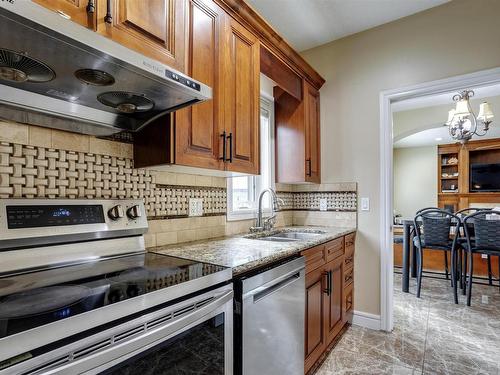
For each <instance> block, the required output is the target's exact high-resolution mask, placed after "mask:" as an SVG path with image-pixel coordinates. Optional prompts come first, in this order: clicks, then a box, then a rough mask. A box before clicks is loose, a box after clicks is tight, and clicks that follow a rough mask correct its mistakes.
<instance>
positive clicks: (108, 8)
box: [104, 0, 113, 23]
mask: <svg viewBox="0 0 500 375" xmlns="http://www.w3.org/2000/svg"><path fill="white" fill-rule="evenodd" d="M112 21H113V16H112V15H111V0H107V2H106V16H105V17H104V22H106V23H111V22H112Z"/></svg>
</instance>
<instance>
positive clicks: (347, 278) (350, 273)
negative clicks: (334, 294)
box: [344, 267, 354, 287]
mask: <svg viewBox="0 0 500 375" xmlns="http://www.w3.org/2000/svg"><path fill="white" fill-rule="evenodd" d="M353 281H354V267H351V269H349V270H347V271H345V272H344V287H347V286H349V285H351V284H352V282H353Z"/></svg>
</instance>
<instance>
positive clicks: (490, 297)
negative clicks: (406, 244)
mask: <svg viewBox="0 0 500 375" xmlns="http://www.w3.org/2000/svg"><path fill="white" fill-rule="evenodd" d="M394 283H395V285H394V289H395V290H394V303H395V306H394V322H395V326H394V331H393V332H392V333H385V332H380V331H373V330H369V329H366V328H361V327H356V326H352V327H350V328H349V330H348V331H347V332H346V333H345V335H344V336H343V337H342V339H341V340H340V342H339V343H338V344H337V346H336V347H335V348H334V349H333V351H332V352H331V353H330V355H329V356H328V358H327V359H326V360H325V362H324V363H323V365H322V367H321V368H320V369H319V370H318V372H316V375H332V374H335V375H338V374H344V375H345V374H356V375H362V374H370V375H375V374H426V375H427V374H429V375H431V374H432V375H434V374H435V375H441V374H442V375H462V374H464V375H465V374H466V375H479V374H485V375H486V374H487V375H500V292H499V289H498V286H497V287H488V286H483V285H476V284H474V286H473V299H472V306H471V307H467V306H466V305H465V298H464V297H462V296H461V297H460V304H459V305H455V304H454V303H453V298H452V295H453V292H452V289H451V287H450V284H449V281H446V280H436V279H431V278H424V279H423V281H422V298H421V299H417V298H416V297H415V290H416V287H415V280H412V284H411V287H410V294H406V293H402V292H401V275H398V274H395V276H394ZM497 285H498V284H497Z"/></svg>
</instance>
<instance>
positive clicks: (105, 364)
mask: <svg viewBox="0 0 500 375" xmlns="http://www.w3.org/2000/svg"><path fill="white" fill-rule="evenodd" d="M213 297H214V299H212V300H211V301H210V302H207V303H206V304H205V305H201V306H200V307H197V308H195V310H194V311H191V312H189V313H185V315H183V316H182V317H179V318H178V319H176V318H175V314H176V313H175V311H172V312H170V314H172V317H173V318H172V319H170V320H167V321H166V322H165V323H163V324H161V325H159V326H154V328H151V329H149V330H145V331H143V333H142V334H139V335H137V334H131V335H130V337H127V338H126V339H123V340H122V341H119V342H115V337H116V336H117V335H118V334H122V333H123V332H124V330H123V329H115V330H113V329H110V330H109V331H107V332H106V331H105V332H101V334H97V335H94V336H91V337H89V338H87V339H83V340H81V341H79V342H76V343H74V344H69V345H68V346H66V347H65V348H61V350H60V351H59V350H56V352H55V353H54V352H53V353H50V352H49V353H47V354H46V355H45V356H43V357H44V358H43V362H42V363H40V362H38V363H36V364H33V363H32V364H31V366H30V367H31V369H32V368H33V367H35V366H36V368H37V371H36V372H35V373H36V374H38V373H43V374H51V375H52V374H60V375H64V374H68V373H78V374H80V373H85V374H89V375H90V374H99V373H101V372H102V371H104V370H106V369H108V368H111V367H113V366H115V365H117V364H119V363H121V362H124V361H125V360H127V359H128V358H132V357H134V356H136V355H137V354H140V353H142V352H144V351H147V350H148V349H150V348H153V347H155V346H156V345H158V344H160V343H162V342H164V341H166V340H168V339H170V338H172V337H175V335H178V334H180V333H182V332H184V331H185V330H187V329H190V328H192V327H194V326H196V325H198V324H200V323H201V322H203V318H206V317H209V318H212V317H213V316H216V315H218V314H219V313H220V312H218V313H217V314H215V315H213V314H214V312H215V311H218V310H220V309H221V308H224V305H226V304H228V303H230V304H231V307H226V312H229V313H230V314H231V313H232V303H231V302H232V299H233V291H232V290H225V291H223V292H221V293H218V294H215V295H214V296H213ZM202 302H203V300H201V301H198V302H196V301H195V302H193V304H194V305H198V303H202ZM189 306H190V305H189V304H188V305H186V306H185V307H184V308H187V307H189ZM182 309H183V308H182V307H180V308H179V309H177V310H176V311H182ZM227 309H229V310H230V311H227ZM150 315H153V314H147V315H144V316H143V317H141V318H138V319H136V320H134V321H133V322H134V323H133V325H131V327H132V326H133V327H136V326H137V324H143V325H144V326H147V321H144V322H142V320H144V319H143V318H148V319H149V321H151V317H150ZM211 315H213V316H211ZM157 319H159V317H157V318H155V319H153V321H154V320H157ZM229 319H230V321H232V318H229ZM141 322H142V323H141ZM131 323H132V322H131ZM130 330H132V329H130ZM106 338H108V340H109V341H110V342H111V343H112V344H111V345H107V346H100V343H102V342H103V340H105V339H106ZM81 352H85V353H86V354H85V355H82V356H75V353H81ZM64 356H68V357H69V358H71V360H70V361H66V362H63V363H60V364H59V365H56V366H54V360H56V359H57V358H60V357H64ZM40 359H41V358H40ZM28 362H30V361H26V364H27V363H28ZM57 362H59V361H57ZM45 363H46V364H47V367H44V364H45ZM21 366H22V363H21V364H20V368H19V369H20V370H21ZM31 369H30V368H26V369H24V368H23V369H22V370H25V371H24V372H23V373H27V374H31V372H30V371H29V370H31ZM16 370H17V368H16ZM26 370H27V371H26ZM39 371H41V372H39Z"/></svg>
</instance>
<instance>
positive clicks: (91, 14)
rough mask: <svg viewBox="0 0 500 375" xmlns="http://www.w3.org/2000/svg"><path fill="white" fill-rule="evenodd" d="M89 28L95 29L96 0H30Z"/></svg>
mask: <svg viewBox="0 0 500 375" xmlns="http://www.w3.org/2000/svg"><path fill="white" fill-rule="evenodd" d="M32 1H33V2H34V3H37V4H40V5H41V6H43V7H45V8H48V9H50V10H53V11H54V12H57V13H59V14H60V15H61V16H62V17H64V18H68V19H71V20H72V21H74V22H76V23H79V24H80V25H82V26H85V27H88V28H89V29H92V30H95V29H96V19H97V5H96V3H97V0H90V1H89V0H32ZM101 1H102V0H101Z"/></svg>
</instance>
